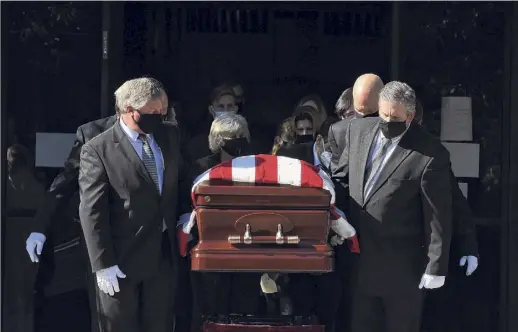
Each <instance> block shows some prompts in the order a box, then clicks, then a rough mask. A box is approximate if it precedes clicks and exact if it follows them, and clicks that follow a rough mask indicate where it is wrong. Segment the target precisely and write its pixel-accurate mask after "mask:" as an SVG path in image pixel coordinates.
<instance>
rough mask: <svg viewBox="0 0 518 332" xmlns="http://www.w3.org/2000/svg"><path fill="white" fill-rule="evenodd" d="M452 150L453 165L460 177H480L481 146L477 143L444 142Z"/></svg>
mask: <svg viewBox="0 0 518 332" xmlns="http://www.w3.org/2000/svg"><path fill="white" fill-rule="evenodd" d="M442 144H443V145H444V146H445V147H446V149H448V151H449V152H450V160H451V167H452V169H453V173H454V174H455V176H456V177H458V178H478V176H479V155H480V146H479V145H478V144H477V143H454V142H442Z"/></svg>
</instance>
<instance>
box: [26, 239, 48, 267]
mask: <svg viewBox="0 0 518 332" xmlns="http://www.w3.org/2000/svg"><path fill="white" fill-rule="evenodd" d="M45 240H47V238H46V237H45V235H43V234H41V233H34V232H33V233H31V234H30V235H29V237H28V238H27V241H25V249H26V250H27V253H28V254H29V257H30V259H31V261H32V262H33V263H38V262H39V261H40V259H39V257H38V256H39V255H41V251H42V250H43V245H44V244H45Z"/></svg>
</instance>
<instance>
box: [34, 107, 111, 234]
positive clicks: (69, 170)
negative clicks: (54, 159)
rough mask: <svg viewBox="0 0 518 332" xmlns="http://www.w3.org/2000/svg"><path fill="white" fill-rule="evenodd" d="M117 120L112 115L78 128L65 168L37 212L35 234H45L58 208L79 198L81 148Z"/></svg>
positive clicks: (55, 179)
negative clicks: (78, 180) (74, 198)
mask: <svg viewBox="0 0 518 332" xmlns="http://www.w3.org/2000/svg"><path fill="white" fill-rule="evenodd" d="M116 120H117V117H116V116H115V115H112V116H109V117H107V118H102V119H98V120H95V121H92V122H88V123H85V124H84V125H81V126H79V128H77V132H76V141H75V142H74V146H73V147H72V150H71V151H70V154H69V155H68V158H67V160H66V161H65V167H64V168H63V170H62V171H61V172H60V173H59V174H58V175H57V176H56V178H54V181H53V182H52V185H51V186H50V188H49V190H48V193H49V195H47V196H46V199H45V200H44V201H43V204H41V206H39V208H38V210H37V213H36V216H35V220H34V227H33V230H32V231H33V232H38V233H45V232H46V231H47V229H48V228H49V226H50V223H51V218H52V215H53V214H54V212H55V211H56V209H57V208H58V206H62V205H63V204H66V203H68V202H69V200H70V199H71V198H72V197H76V199H77V198H78V197H77V192H78V190H79V186H78V182H77V178H78V176H79V154H80V152H81V148H82V147H83V145H84V144H85V143H86V142H88V141H89V140H91V139H92V138H94V137H95V136H97V135H99V134H100V133H102V132H103V131H105V130H107V129H108V128H110V127H112V126H113V124H114V123H115V121H116ZM77 205H79V199H77Z"/></svg>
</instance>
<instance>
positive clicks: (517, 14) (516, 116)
mask: <svg viewBox="0 0 518 332" xmlns="http://www.w3.org/2000/svg"><path fill="white" fill-rule="evenodd" d="M511 6H512V10H510V11H509V12H508V13H507V17H506V31H505V32H506V49H505V67H504V74H505V81H504V87H503V88H504V109H503V119H504V126H503V130H502V135H503V144H504V146H503V148H504V155H503V162H502V183H503V186H502V198H503V199H502V224H501V271H500V272H501V274H500V275H501V283H500V313H501V314H500V331H501V332H511V331H518V316H517V315H516V313H517V312H518V167H517V165H518V93H517V92H518V3H517V2H513V3H512V4H511ZM506 120H508V121H506Z"/></svg>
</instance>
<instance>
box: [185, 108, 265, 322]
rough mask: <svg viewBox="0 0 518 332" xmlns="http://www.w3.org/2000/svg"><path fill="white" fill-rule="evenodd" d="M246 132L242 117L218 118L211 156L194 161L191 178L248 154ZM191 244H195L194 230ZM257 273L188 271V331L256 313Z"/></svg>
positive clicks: (231, 115) (258, 294) (211, 138)
mask: <svg viewBox="0 0 518 332" xmlns="http://www.w3.org/2000/svg"><path fill="white" fill-rule="evenodd" d="M249 143H250V133H249V130H248V124H247V122H246V120H245V118H244V117H242V116H241V115H238V114H235V113H228V114H224V115H221V116H218V117H217V118H216V119H214V121H213V122H212V126H211V128H210V133H209V147H210V150H211V152H212V154H211V155H209V156H207V157H204V158H201V159H198V160H197V161H196V162H195V165H194V167H193V171H194V173H195V174H193V176H194V177H196V176H198V175H200V174H202V173H203V172H205V171H206V170H208V169H210V168H212V167H214V166H216V165H218V164H220V163H222V162H224V161H228V160H232V159H234V158H235V157H239V156H243V155H247V154H248V150H247V149H248V145H249ZM193 231H194V232H192V233H194V237H195V239H194V241H193V243H195V242H196V234H195V233H196V231H195V230H193ZM259 280H260V274H255V273H212V272H210V273H202V272H194V271H193V272H191V283H192V290H193V320H192V326H191V330H192V331H200V328H201V326H202V324H203V321H204V320H205V319H207V318H209V317H216V318H217V317H218V316H220V317H221V316H228V315H229V314H257V312H258V310H259V302H260V301H261V297H260V285H259Z"/></svg>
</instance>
